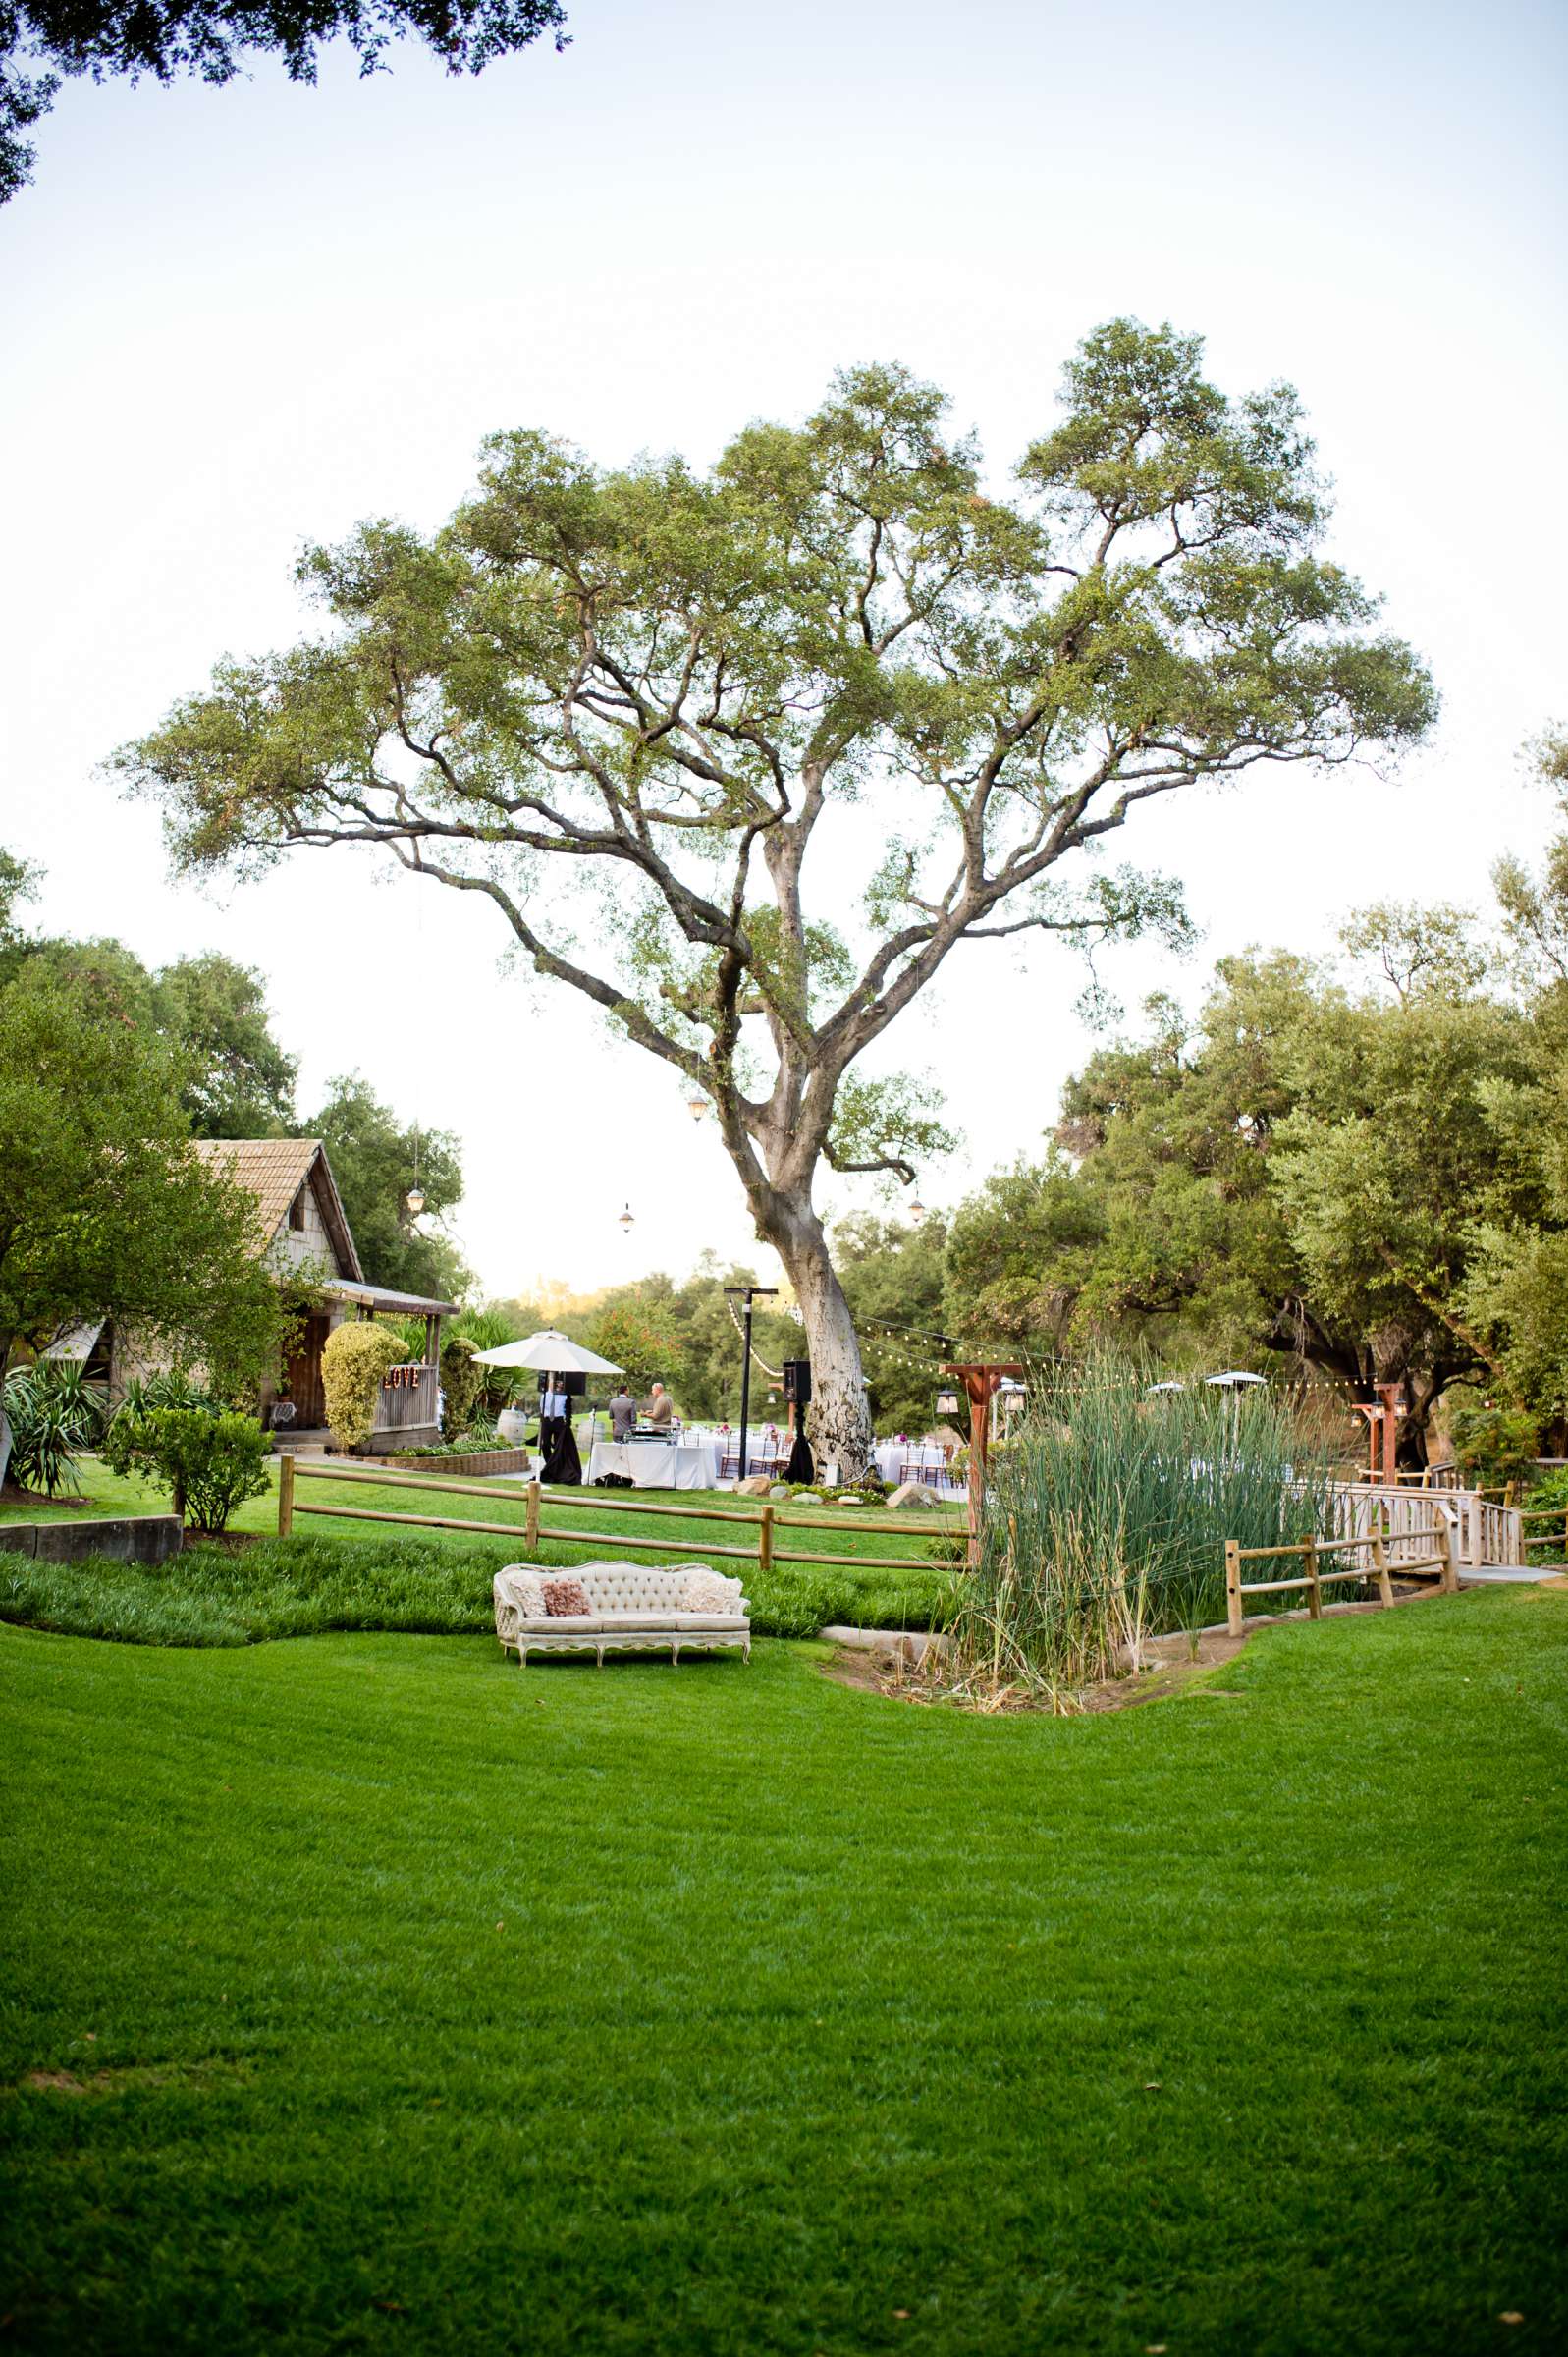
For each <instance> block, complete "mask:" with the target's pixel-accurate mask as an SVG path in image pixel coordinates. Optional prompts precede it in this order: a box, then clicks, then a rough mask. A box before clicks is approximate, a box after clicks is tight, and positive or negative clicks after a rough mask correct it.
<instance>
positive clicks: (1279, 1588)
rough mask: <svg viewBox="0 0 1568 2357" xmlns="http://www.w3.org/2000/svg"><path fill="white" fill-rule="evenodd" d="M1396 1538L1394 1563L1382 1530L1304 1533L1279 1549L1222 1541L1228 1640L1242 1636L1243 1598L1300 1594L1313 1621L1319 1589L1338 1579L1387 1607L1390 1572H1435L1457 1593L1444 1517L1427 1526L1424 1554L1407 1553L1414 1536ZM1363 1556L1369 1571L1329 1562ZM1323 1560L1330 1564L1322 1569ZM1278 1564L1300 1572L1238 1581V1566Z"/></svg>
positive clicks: (1320, 1603)
mask: <svg viewBox="0 0 1568 2357" xmlns="http://www.w3.org/2000/svg"><path fill="white" fill-rule="evenodd" d="M1400 1535H1401V1537H1402V1538H1403V1539H1404V1540H1405V1541H1406V1547H1405V1549H1404V1551H1402V1552H1401V1553H1400V1554H1399V1556H1398V1557H1397V1560H1396V1559H1395V1557H1394V1555H1393V1552H1392V1545H1391V1541H1390V1536H1389V1533H1388V1532H1387V1530H1386V1529H1375V1530H1371V1531H1369V1532H1368V1533H1367V1534H1366V1535H1365V1536H1364V1537H1360V1538H1354V1537H1353V1538H1325V1539H1320V1538H1318V1537H1317V1536H1316V1535H1314V1534H1313V1533H1311V1532H1309V1533H1308V1535H1307V1537H1306V1538H1304V1539H1298V1540H1296V1541H1295V1542H1294V1543H1293V1544H1292V1545H1289V1546H1284V1547H1242V1546H1240V1545H1238V1543H1237V1542H1236V1540H1234V1539H1227V1540H1226V1541H1225V1620H1226V1624H1227V1626H1228V1628H1229V1630H1230V1634H1231V1635H1232V1636H1233V1637H1239V1636H1240V1635H1242V1633H1243V1630H1244V1626H1245V1622H1246V1617H1247V1607H1246V1599H1247V1598H1248V1597H1249V1596H1284V1595H1303V1594H1304V1595H1305V1596H1306V1599H1307V1610H1308V1612H1309V1613H1310V1615H1311V1616H1312V1617H1313V1619H1314V1620H1321V1619H1322V1618H1323V1609H1324V1595H1323V1592H1324V1589H1325V1587H1328V1586H1330V1585H1331V1584H1333V1583H1334V1582H1336V1581H1339V1580H1342V1579H1355V1580H1365V1581H1367V1582H1368V1583H1369V1584H1370V1585H1373V1586H1375V1587H1376V1588H1377V1590H1378V1599H1379V1603H1381V1604H1384V1605H1391V1604H1392V1603H1393V1601H1394V1588H1393V1574H1394V1572H1395V1571H1397V1572H1398V1573H1399V1574H1400V1576H1401V1577H1404V1576H1405V1575H1406V1574H1407V1573H1409V1574H1413V1575H1414V1574H1421V1573H1427V1572H1433V1571H1435V1572H1436V1573H1437V1574H1438V1575H1439V1577H1438V1584H1439V1586H1440V1587H1442V1588H1443V1589H1444V1590H1446V1591H1448V1592H1449V1593H1450V1594H1451V1593H1452V1592H1453V1591H1454V1590H1455V1589H1457V1587H1458V1585H1459V1574H1458V1572H1457V1570H1456V1569H1455V1566H1454V1554H1453V1545H1452V1541H1451V1540H1450V1538H1449V1535H1448V1520H1447V1517H1446V1515H1444V1514H1438V1515H1437V1516H1436V1517H1435V1518H1434V1519H1433V1520H1432V1521H1431V1522H1430V1523H1429V1525H1428V1530H1427V1534H1426V1535H1427V1539H1428V1544H1429V1547H1430V1552H1429V1553H1428V1554H1426V1555H1417V1554H1414V1553H1412V1552H1410V1550H1409V1546H1408V1542H1409V1540H1410V1539H1411V1538H1412V1537H1413V1536H1414V1534H1413V1533H1411V1532H1409V1531H1406V1532H1404V1533H1401V1534H1400ZM1367 1554H1370V1555H1371V1557H1372V1563H1371V1566H1370V1567H1369V1566H1368V1565H1367V1564H1366V1563H1364V1562H1356V1563H1338V1562H1334V1561H1332V1560H1331V1559H1333V1558H1335V1557H1338V1556H1341V1555H1367ZM1325 1557H1327V1558H1329V1559H1330V1561H1329V1562H1327V1563H1326V1564H1325V1560H1324V1559H1325ZM1283 1560H1289V1561H1292V1562H1299V1563H1300V1564H1301V1570H1300V1571H1299V1572H1298V1573H1296V1574H1295V1575H1294V1576H1293V1577H1291V1578H1289V1579H1243V1577H1242V1565H1243V1564H1244V1563H1256V1562H1269V1561H1271V1562H1280V1561H1283Z"/></svg>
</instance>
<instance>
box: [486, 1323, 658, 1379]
mask: <svg viewBox="0 0 1568 2357" xmlns="http://www.w3.org/2000/svg"><path fill="white" fill-rule="evenodd" d="M473 1363H474V1365H475V1366H476V1367H534V1368H536V1369H537V1370H538V1371H539V1373H541V1374H544V1375H620V1374H621V1373H622V1368H620V1367H618V1366H617V1365H616V1364H615V1361H614V1360H613V1359H608V1358H601V1357H600V1356H599V1355H598V1353H597V1352H596V1351H593V1350H585V1349H584V1348H583V1346H582V1344H581V1343H573V1342H569V1341H568V1338H567V1337H566V1335H564V1334H558V1333H557V1332H556V1330H555V1328H554V1327H547V1328H546V1329H545V1331H544V1333H543V1334H530V1335H528V1336H526V1337H525V1338H524V1340H523V1341H522V1342H520V1343H499V1344H498V1345H497V1347H496V1348H495V1349H494V1350H476V1351H475V1352H474V1354H473Z"/></svg>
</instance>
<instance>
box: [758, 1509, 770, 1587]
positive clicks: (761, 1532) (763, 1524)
mask: <svg viewBox="0 0 1568 2357" xmlns="http://www.w3.org/2000/svg"><path fill="white" fill-rule="evenodd" d="M772 1569H773V1507H771V1506H765V1507H763V1509H762V1518H761V1520H760V1521H759V1522H758V1524H757V1576H758V1577H759V1579H766V1577H767V1576H768V1573H769V1572H770V1571H771V1570H772Z"/></svg>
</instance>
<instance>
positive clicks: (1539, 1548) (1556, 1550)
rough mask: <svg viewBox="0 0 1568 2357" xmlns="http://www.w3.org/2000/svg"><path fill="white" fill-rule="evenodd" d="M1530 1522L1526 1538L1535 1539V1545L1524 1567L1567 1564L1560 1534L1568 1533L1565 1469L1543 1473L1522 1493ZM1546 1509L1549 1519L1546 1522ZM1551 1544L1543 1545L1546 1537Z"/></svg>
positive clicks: (1559, 1467) (1558, 1467)
mask: <svg viewBox="0 0 1568 2357" xmlns="http://www.w3.org/2000/svg"><path fill="white" fill-rule="evenodd" d="M1523 1503H1524V1505H1525V1507H1527V1509H1528V1511H1529V1514H1530V1519H1529V1520H1528V1521H1527V1522H1526V1524H1525V1536H1526V1537H1527V1538H1531V1537H1534V1538H1535V1539H1536V1540H1537V1541H1538V1544H1537V1545H1535V1546H1533V1547H1532V1548H1531V1549H1530V1550H1529V1552H1528V1553H1527V1555H1526V1557H1525V1561H1526V1562H1527V1563H1532V1564H1536V1565H1540V1564H1541V1563H1560V1562H1565V1561H1568V1546H1565V1545H1564V1543H1563V1534H1564V1532H1565V1530H1568V1465H1554V1466H1553V1467H1552V1469H1551V1471H1550V1472H1549V1473H1542V1474H1541V1477H1540V1479H1539V1480H1538V1481H1535V1482H1532V1484H1531V1486H1530V1488H1529V1489H1528V1490H1527V1491H1526V1492H1525V1495H1524V1501H1523ZM1548 1509H1549V1513H1550V1515H1551V1516H1554V1517H1555V1519H1554V1520H1553V1519H1549V1518H1548ZM1548 1532H1549V1533H1550V1534H1551V1537H1550V1544H1549V1545H1547V1544H1545V1543H1544V1541H1545V1539H1546V1535H1547V1533H1548Z"/></svg>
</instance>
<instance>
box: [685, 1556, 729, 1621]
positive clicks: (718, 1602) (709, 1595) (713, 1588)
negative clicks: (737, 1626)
mask: <svg viewBox="0 0 1568 2357" xmlns="http://www.w3.org/2000/svg"><path fill="white" fill-rule="evenodd" d="M743 1603H744V1599H743V1597H742V1595H741V1592H740V1582H739V1580H738V1579H726V1577H725V1576H724V1574H723V1572H721V1571H710V1570H708V1569H707V1567H706V1566H705V1565H704V1564H700V1563H693V1564H692V1565H691V1566H690V1567H689V1569H688V1570H687V1571H686V1573H685V1576H684V1578H683V1579H682V1581H681V1586H680V1605H679V1609H680V1611H681V1612H683V1613H738V1612H739V1611H740V1610H741V1609H742V1606H743Z"/></svg>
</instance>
